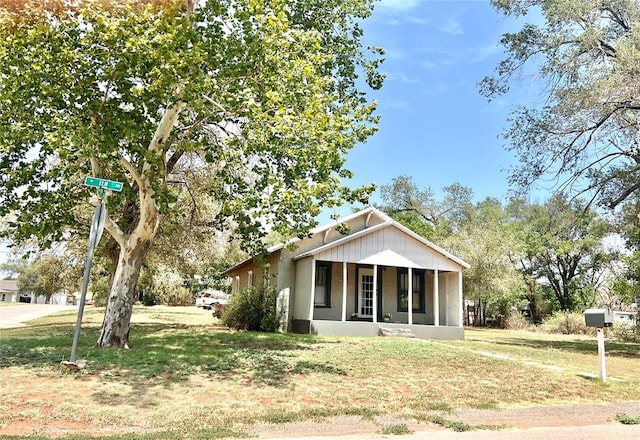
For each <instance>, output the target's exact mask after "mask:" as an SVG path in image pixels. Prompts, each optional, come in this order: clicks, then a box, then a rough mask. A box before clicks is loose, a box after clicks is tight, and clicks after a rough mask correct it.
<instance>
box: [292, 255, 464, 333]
mask: <svg viewBox="0 0 640 440" xmlns="http://www.w3.org/2000/svg"><path fill="white" fill-rule="evenodd" d="M318 256H322V257H325V258H326V257H327V255H313V256H306V257H305V256H301V257H300V258H298V259H297V261H296V266H297V268H296V273H297V277H296V278H297V279H296V292H297V295H296V299H295V304H294V310H293V320H292V330H293V331H294V332H299V333H311V334H319V335H351V336H376V335H378V334H379V332H380V328H381V327H384V328H392V329H393V328H398V329H400V328H401V329H407V330H409V331H411V333H413V334H414V335H415V336H416V337H418V338H423V339H464V330H463V307H462V305H463V298H462V267H455V265H454V264H450V265H446V267H442V265H441V264H440V265H439V266H441V267H439V268H434V267H431V268H427V267H424V266H423V267H420V266H417V265H416V264H414V263H412V262H410V261H409V260H406V259H402V260H404V261H403V262H405V263H407V264H406V265H403V266H399V265H391V263H393V262H398V260H399V257H398V256H397V255H390V254H389V253H387V255H382V256H381V255H378V256H377V257H378V258H377V259H378V260H380V259H381V258H380V257H382V259H383V260H386V261H384V262H386V263H387V264H377V262H374V263H373V264H369V262H368V261H366V260H365V261H360V262H347V261H331V260H325V259H318V258H314V257H318ZM303 292H304V293H303Z"/></svg>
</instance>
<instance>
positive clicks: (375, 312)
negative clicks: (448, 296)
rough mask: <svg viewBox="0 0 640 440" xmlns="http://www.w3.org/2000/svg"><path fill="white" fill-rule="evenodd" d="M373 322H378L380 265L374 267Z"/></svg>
mask: <svg viewBox="0 0 640 440" xmlns="http://www.w3.org/2000/svg"><path fill="white" fill-rule="evenodd" d="M373 322H378V265H377V264H374V265H373Z"/></svg>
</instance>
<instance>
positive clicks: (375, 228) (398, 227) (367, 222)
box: [224, 207, 471, 274]
mask: <svg viewBox="0 0 640 440" xmlns="http://www.w3.org/2000/svg"><path fill="white" fill-rule="evenodd" d="M357 221H360V223H361V224H363V226H364V227H363V228H362V229H360V230H357V231H355V232H353V233H350V234H347V235H341V234H339V235H338V238H336V239H334V240H331V241H327V240H326V239H327V237H328V235H329V233H330V232H331V231H335V230H336V227H337V226H339V225H342V224H352V223H354V222H357ZM362 221H364V222H363V223H362ZM387 228H392V229H393V230H395V231H397V232H399V233H400V234H403V235H406V236H408V237H409V238H410V239H412V240H414V241H417V242H418V243H419V244H421V245H423V246H425V247H427V248H428V249H429V250H431V251H432V252H433V253H436V254H439V255H441V256H442V257H444V258H446V259H448V260H450V261H452V262H453V263H455V264H457V265H459V266H461V267H463V268H465V269H468V268H469V267H471V266H470V265H469V263H467V262H465V261H464V260H462V259H461V258H458V257H456V256H455V255H453V254H451V253H449V252H447V251H446V250H444V249H442V248H441V247H439V246H437V245H436V244H434V243H432V242H431V241H429V240H427V239H426V238H424V237H422V236H421V235H418V234H416V233H415V232H413V231H412V230H411V229H409V228H407V227H406V226H404V225H402V224H400V223H398V222H397V221H395V220H393V219H392V218H391V217H389V216H388V215H386V214H385V213H383V212H381V211H380V210H378V209H376V208H374V207H369V208H366V209H363V210H362V211H358V212H355V213H353V214H350V215H348V216H345V217H342V218H340V219H337V220H334V221H333V222H331V223H327V224H325V225H322V226H319V227H317V228H314V229H312V230H311V231H310V236H311V237H318V236H320V234H324V239H323V241H322V244H321V245H319V246H316V247H314V248H312V249H308V250H305V251H302V252H301V253H299V254H297V255H294V256H293V259H294V260H299V259H301V258H305V257H309V256H314V255H317V254H320V253H322V252H326V251H328V250H331V249H335V248H337V247H339V246H344V245H346V244H348V243H350V242H352V241H354V240H358V239H362V238H364V237H367V236H368V235H370V234H376V233H379V232H380V231H383V230H385V229H387ZM301 240H305V239H299V238H295V239H292V240H289V241H288V242H286V243H280V244H278V245H275V246H272V247H270V248H268V249H267V253H268V254H269V255H271V254H273V253H274V252H277V251H279V250H281V249H283V248H284V247H285V246H288V245H290V244H295V243H297V242H300V241H301ZM391 253H393V254H394V255H395V257H396V259H397V260H398V259H404V258H405V257H404V256H402V255H398V254H397V253H394V252H393V251H392V250H390V249H387V250H381V252H380V253H379V254H378V255H385V254H391ZM252 260H253V259H252V258H248V259H246V260H244V261H242V262H240V263H239V264H236V265H235V266H233V267H231V268H229V269H227V270H226V271H225V272H224V273H225V274H229V273H231V272H233V271H234V270H236V269H238V268H240V267H241V266H244V265H245V264H247V263H249V262H251V261H252ZM363 263H366V261H363ZM407 266H411V264H408V263H407Z"/></svg>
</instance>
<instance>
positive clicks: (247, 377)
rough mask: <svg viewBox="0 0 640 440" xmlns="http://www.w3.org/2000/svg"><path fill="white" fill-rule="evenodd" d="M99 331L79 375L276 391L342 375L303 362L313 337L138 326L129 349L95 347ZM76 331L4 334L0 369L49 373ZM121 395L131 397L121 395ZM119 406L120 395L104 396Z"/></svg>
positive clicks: (83, 352) (83, 344) (84, 344)
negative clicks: (300, 380) (315, 376)
mask: <svg viewBox="0 0 640 440" xmlns="http://www.w3.org/2000/svg"><path fill="white" fill-rule="evenodd" d="M98 333H99V328H97V327H89V328H84V329H83V330H82V332H81V337H80V343H79V349H78V358H79V359H86V360H87V368H86V369H84V370H82V371H81V372H79V373H72V374H77V375H78V376H79V377H82V376H83V375H97V376H100V377H101V378H105V379H108V380H110V381H119V382H123V383H129V384H133V385H143V384H144V385H146V386H150V385H157V384H167V385H168V384H170V383H173V382H176V381H182V380H186V379H187V378H188V377H189V376H190V375H191V374H196V373H199V374H203V375H206V376H211V377H214V378H215V379H216V380H221V381H223V380H234V381H243V382H247V383H253V384H258V385H266V386H273V387H283V386H287V385H288V384H289V383H290V381H291V378H292V377H293V376H297V375H302V374H307V373H326V374H332V375H344V374H345V372H344V371H343V370H341V369H340V368H338V367H336V366H335V365H333V364H332V363H331V362H329V361H327V360H321V359H314V358H313V356H311V355H310V356H306V357H300V356H297V355H295V352H298V351H300V350H311V349H312V348H313V345H314V344H315V343H316V342H317V339H316V338H315V337H313V336H307V335H294V334H278V333H254V332H228V331H225V330H223V329H221V328H215V327H204V326H197V327H191V326H184V325H163V324H135V325H132V330H131V335H132V340H131V345H132V348H131V349H129V350H121V349H104V348H98V347H96V346H95V341H97V339H98ZM72 339H73V328H72V327H70V326H60V325H42V326H33V327H28V328H26V329H14V330H11V331H10V332H7V333H3V334H0V368H6V367H10V366H18V367H22V368H26V369H29V368H43V367H44V368H47V367H48V368H51V367H57V366H59V364H60V362H61V361H63V360H67V359H68V358H69V355H70V351H71V350H70V348H71V347H70V346H71V342H72ZM122 397H123V398H124V397H125V396H122ZM103 400H105V402H106V401H109V402H112V403H113V402H117V401H118V400H119V399H118V396H116V395H114V396H104V399H103Z"/></svg>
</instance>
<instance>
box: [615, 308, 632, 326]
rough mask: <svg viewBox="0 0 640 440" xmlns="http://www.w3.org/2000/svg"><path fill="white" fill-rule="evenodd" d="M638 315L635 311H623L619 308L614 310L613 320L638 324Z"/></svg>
mask: <svg viewBox="0 0 640 440" xmlns="http://www.w3.org/2000/svg"><path fill="white" fill-rule="evenodd" d="M636 315H637V313H635V312H622V311H618V310H614V311H613V322H614V325H615V323H624V324H628V325H636Z"/></svg>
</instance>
